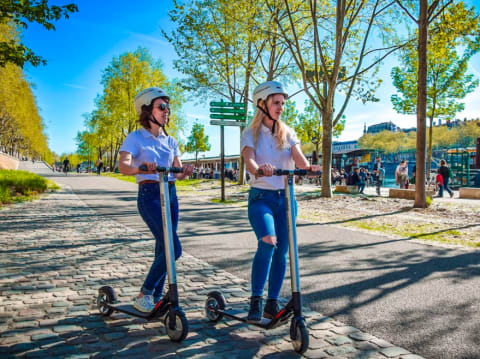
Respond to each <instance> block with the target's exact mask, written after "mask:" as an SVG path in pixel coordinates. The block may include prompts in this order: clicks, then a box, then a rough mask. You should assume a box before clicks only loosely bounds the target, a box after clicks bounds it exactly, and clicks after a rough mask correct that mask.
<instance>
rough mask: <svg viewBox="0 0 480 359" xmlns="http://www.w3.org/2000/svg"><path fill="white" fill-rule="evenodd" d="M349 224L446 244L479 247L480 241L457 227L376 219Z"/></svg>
mask: <svg viewBox="0 0 480 359" xmlns="http://www.w3.org/2000/svg"><path fill="white" fill-rule="evenodd" d="M346 225H347V226H352V227H357V228H361V229H365V230H369V231H375V232H382V233H388V234H393V235H396V236H401V237H404V238H408V239H418V240H425V241H434V242H439V243H444V244H455V245H461V246H468V247H474V248H479V247H480V242H478V241H477V239H476V238H473V237H471V236H469V235H468V233H463V232H460V231H458V230H455V229H448V228H438V227H433V226H432V225H426V224H424V225H421V224H404V225H398V224H396V225H393V224H379V223H377V222H375V221H372V220H368V221H351V222H348V223H346Z"/></svg>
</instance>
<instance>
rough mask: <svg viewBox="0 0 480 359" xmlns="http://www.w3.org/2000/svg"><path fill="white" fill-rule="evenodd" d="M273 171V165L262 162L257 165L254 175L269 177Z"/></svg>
mask: <svg viewBox="0 0 480 359" xmlns="http://www.w3.org/2000/svg"><path fill="white" fill-rule="evenodd" d="M274 171H275V167H274V166H272V165H271V164H270V163H264V164H263V165H260V166H258V169H257V172H256V174H255V176H256V177H262V176H265V177H271V176H273V172H274Z"/></svg>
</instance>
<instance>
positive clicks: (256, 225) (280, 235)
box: [248, 187, 297, 299]
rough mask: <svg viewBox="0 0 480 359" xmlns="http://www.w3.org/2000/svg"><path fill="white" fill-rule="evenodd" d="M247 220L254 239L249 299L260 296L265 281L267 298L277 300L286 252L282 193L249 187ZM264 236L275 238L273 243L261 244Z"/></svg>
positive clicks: (283, 191)
mask: <svg viewBox="0 0 480 359" xmlns="http://www.w3.org/2000/svg"><path fill="white" fill-rule="evenodd" d="M296 216H297V201H296V200H295V218H296ZM248 219H249V221H250V224H251V226H252V228H253V231H254V232H255V235H256V236H257V239H258V247H257V252H256V253H255V256H254V258H253V263H252V296H263V289H264V287H265V284H266V282H267V278H268V299H278V297H279V295H280V290H281V289H282V284H283V279H284V278H285V271H286V268H287V253H288V226H287V208H286V201H285V190H265V189H259V188H255V187H252V188H251V189H250V192H249V195H248ZM265 236H276V237H277V244H276V245H273V244H270V243H266V242H264V241H262V238H264V237H265Z"/></svg>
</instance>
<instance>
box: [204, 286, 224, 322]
mask: <svg viewBox="0 0 480 359" xmlns="http://www.w3.org/2000/svg"><path fill="white" fill-rule="evenodd" d="M217 310H222V311H223V310H225V298H224V297H223V295H222V293H220V292H218V291H214V292H210V293H208V297H207V300H206V301H205V314H206V315H207V318H208V319H209V320H210V321H211V322H214V323H217V322H218V321H220V320H222V318H223V314H222V313H219V312H217Z"/></svg>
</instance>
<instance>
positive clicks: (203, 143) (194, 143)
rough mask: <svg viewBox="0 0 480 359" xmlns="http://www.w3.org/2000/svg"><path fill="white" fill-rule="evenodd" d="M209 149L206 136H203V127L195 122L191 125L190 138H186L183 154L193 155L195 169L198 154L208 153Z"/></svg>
mask: <svg viewBox="0 0 480 359" xmlns="http://www.w3.org/2000/svg"><path fill="white" fill-rule="evenodd" d="M210 148H211V146H210V144H209V143H208V136H206V135H205V127H204V126H203V125H202V124H201V123H198V120H196V121H195V123H194V124H193V127H192V132H191V133H190V136H188V140H187V144H186V145H185V152H188V153H195V167H198V154H199V153H200V152H205V151H209V150H210Z"/></svg>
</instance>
